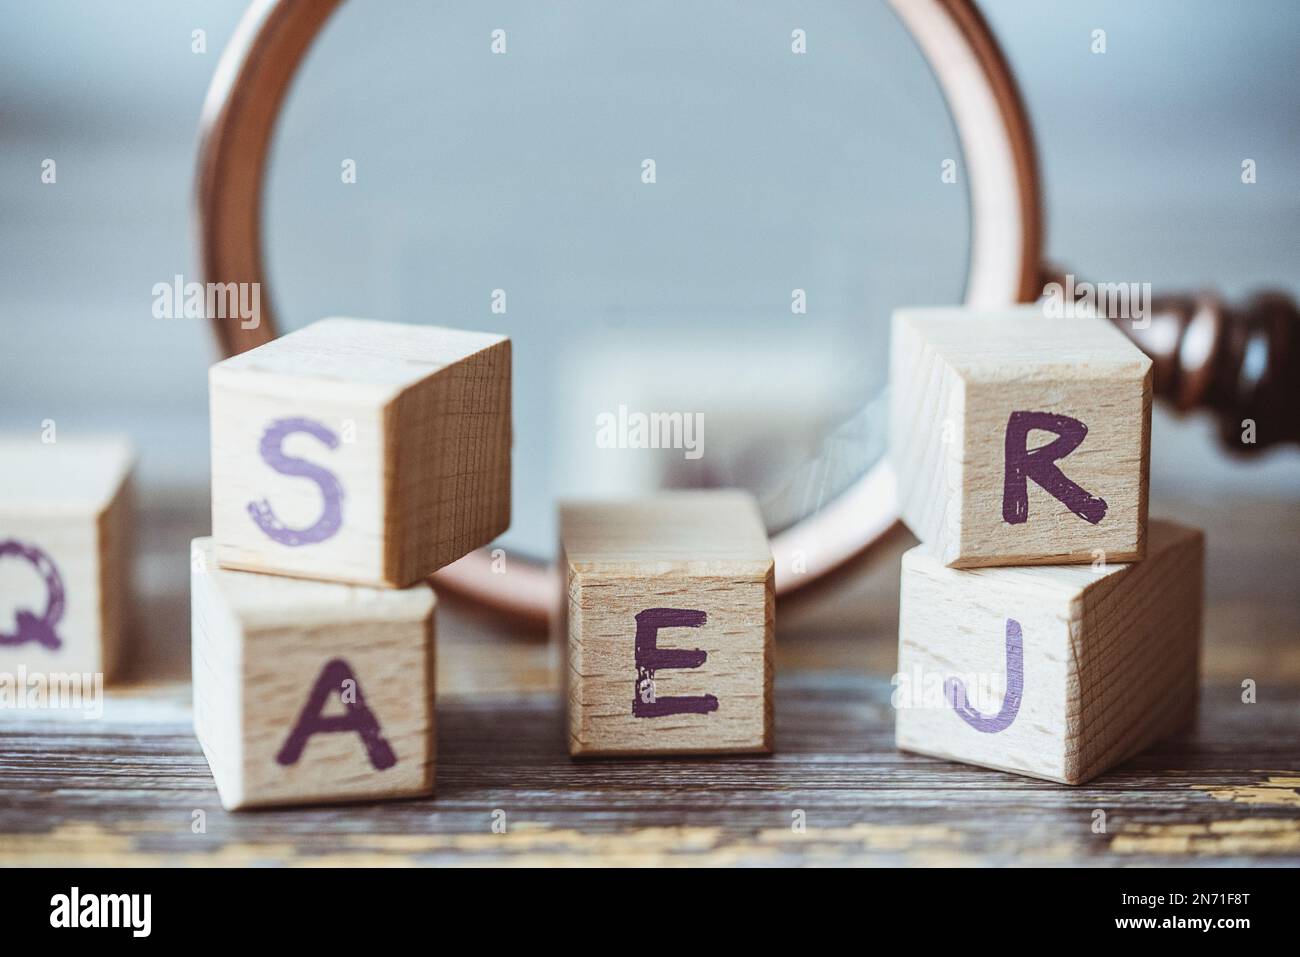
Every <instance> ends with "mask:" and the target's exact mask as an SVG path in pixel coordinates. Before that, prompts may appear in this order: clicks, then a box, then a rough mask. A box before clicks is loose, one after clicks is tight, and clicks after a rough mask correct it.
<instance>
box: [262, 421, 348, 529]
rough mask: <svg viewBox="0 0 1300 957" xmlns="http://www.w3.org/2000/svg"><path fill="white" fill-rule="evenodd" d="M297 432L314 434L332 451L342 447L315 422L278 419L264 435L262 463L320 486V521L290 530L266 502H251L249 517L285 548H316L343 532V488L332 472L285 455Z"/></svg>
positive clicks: (328, 432)
mask: <svg viewBox="0 0 1300 957" xmlns="http://www.w3.org/2000/svg"><path fill="white" fill-rule="evenodd" d="M294 432H306V433H307V434H308V435H314V436H315V437H316V438H318V439H320V440H321V442H323V443H324V444H325V445H326V446H328V447H329V448H331V449H336V448H338V445H339V440H338V436H336V435H335V434H334V433H333V432H331V431H330V430H329V429H327V428H325V426H323V425H321V424H320V423H319V422H313V421H312V420H311V419H276V420H275V421H274V422H272V423H271V424H270V425H269V426H267V429H266V432H265V433H264V434H263V435H262V446H261V453H262V461H264V462H265V463H266V464H267V465H269V466H271V468H273V469H275V470H276V471H277V472H279V473H280V474H281V475H294V476H299V477H301V478H309V479H311V480H312V481H313V482H315V483H316V484H317V485H319V486H320V492H321V497H322V498H323V499H324V500H325V502H324V507H323V509H322V510H321V515H320V518H318V519H317V520H316V523H315V524H314V525H310V526H308V527H307V528H288V527H287V526H285V525H284V523H282V522H281V521H280V520H279V519H278V518H276V517H275V513H274V512H273V511H272V510H271V503H270V502H268V501H267V500H266V499H262V501H260V502H249V503H248V514H249V515H251V516H252V518H253V521H254V522H256V523H257V527H258V528H260V529H261V530H262V531H264V532H266V534H267V535H269V536H270V537H271V538H272V539H273V540H275V541H277V542H279V543H280V544H281V545H312V544H315V543H317V542H323V541H325V539H327V538H329V537H330V536H331V535H333V534H334V533H335V532H337V531H338V530H339V525H341V524H342V522H343V508H342V505H343V486H342V485H340V484H339V480H338V479H337V478H335V476H334V473H333V472H331V471H329V470H328V469H325V468H321V467H320V466H319V465H312V464H311V463H310V462H308V461H305V460H304V459H299V458H294V457H293V456H291V455H285V454H284V451H283V450H282V449H281V445H282V444H283V443H284V440H285V439H286V438H288V437H289V436H290V435H292V434H293V433H294Z"/></svg>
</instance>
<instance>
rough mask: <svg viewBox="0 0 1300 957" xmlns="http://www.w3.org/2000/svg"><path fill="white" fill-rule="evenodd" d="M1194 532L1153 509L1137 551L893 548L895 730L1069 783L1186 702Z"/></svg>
mask: <svg viewBox="0 0 1300 957" xmlns="http://www.w3.org/2000/svg"><path fill="white" fill-rule="evenodd" d="M1203 564H1204V536H1203V535H1202V534H1201V533H1200V532H1199V531H1197V530H1195V529H1192V528H1187V527H1185V526H1182V525H1177V524H1175V523H1173V522H1164V521H1152V523H1151V528H1150V536H1149V540H1148V543H1147V557H1146V560H1145V561H1142V562H1138V563H1135V564H1128V565H1111V566H1109V567H1108V568H1106V569H1094V568H1092V567H1091V566H1087V565H1057V566H1036V567H1029V568H985V569H974V570H961V569H954V568H946V567H944V566H943V565H942V564H940V563H939V561H938V560H937V559H936V558H935V557H934V556H933V555H931V554H929V553H928V552H927V551H926V550H925V549H923V548H914V549H912V550H911V551H909V552H908V553H907V554H905V555H904V556H903V580H902V598H901V608H900V613H899V629H898V630H899V635H898V675H897V676H896V678H895V683H896V688H895V692H894V704H895V707H896V709H897V711H896V714H897V725H896V731H895V738H896V742H897V744H898V747H900V748H902V749H903V750H905V751H919V752H921V753H922V754H930V755H934V756H936V757H941V758H951V759H953V760H956V761H964V762H966V763H968V764H981V765H984V766H986V767H991V768H1000V769H1002V770H1004V771H1015V772H1018V773H1020V774H1027V775H1029V776H1031V777H1036V778H1046V779H1048V780H1051V781H1062V782H1064V783H1066V784H1080V783H1082V782H1084V781H1087V780H1089V779H1090V778H1093V777H1096V776H1097V775H1098V774H1101V773H1102V772H1103V771H1105V770H1106V769H1107V768H1109V767H1112V766H1113V765H1115V764H1118V763H1119V762H1120V761H1123V760H1124V759H1125V758H1128V757H1130V756H1131V755H1134V754H1136V753H1137V752H1139V751H1141V750H1142V749H1143V748H1145V747H1147V746H1148V745H1150V744H1152V743H1153V742H1155V741H1157V740H1158V739H1160V738H1162V737H1164V736H1165V735H1167V734H1170V733H1171V732H1173V731H1176V730H1178V729H1179V728H1181V727H1183V726H1184V725H1186V724H1187V723H1188V722H1189V721H1191V719H1192V717H1193V715H1194V713H1195V709H1196V696H1197V669H1198V661H1199V652H1200V642H1201V597H1202V578H1203Z"/></svg>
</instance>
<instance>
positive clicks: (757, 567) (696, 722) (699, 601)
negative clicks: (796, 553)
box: [560, 491, 775, 757]
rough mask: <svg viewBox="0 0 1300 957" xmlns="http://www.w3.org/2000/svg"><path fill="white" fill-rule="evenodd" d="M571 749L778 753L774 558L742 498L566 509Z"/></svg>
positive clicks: (722, 494)
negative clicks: (774, 696)
mask: <svg viewBox="0 0 1300 957" xmlns="http://www.w3.org/2000/svg"><path fill="white" fill-rule="evenodd" d="M560 539H561V541H560V546H561V557H560V568H561V577H562V585H563V587H564V592H565V593H564V596H563V599H562V610H563V614H562V619H561V623H560V640H561V642H562V643H563V644H564V646H565V648H566V650H567V667H566V669H565V677H566V685H567V687H566V697H567V705H568V728H569V753H570V754H572V755H574V756H575V757H588V756H600V755H637V754H709V753H726V752H747V751H748V752H755V751H757V752H766V751H770V750H771V749H772V639H773V628H774V607H775V593H774V587H773V582H774V578H773V562H772V553H771V550H770V549H769V546H768V540H767V532H766V530H765V528H764V525H763V521H762V518H761V516H760V515H759V512H758V506H757V504H756V503H755V502H754V500H753V498H752V497H751V496H749V495H747V494H745V493H743V492H732V491H708V492H667V493H662V494H658V495H655V496H652V497H648V498H642V499H636V500H632V501H625V502H603V503H594V502H593V503H570V504H566V505H563V506H562V507H561V510H560Z"/></svg>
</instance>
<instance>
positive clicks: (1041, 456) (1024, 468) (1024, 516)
mask: <svg viewBox="0 0 1300 957" xmlns="http://www.w3.org/2000/svg"><path fill="white" fill-rule="evenodd" d="M1032 429H1045V430H1047V431H1048V432H1055V433H1056V436H1057V437H1056V438H1055V439H1054V440H1053V441H1051V442H1048V443H1047V444H1046V445H1043V446H1040V447H1039V448H1036V449H1032V450H1031V449H1027V448H1025V441H1026V440H1027V439H1028V438H1029V433H1030V431H1031V430H1032ZM1087 434H1088V427H1087V426H1086V425H1084V424H1083V423H1082V422H1080V421H1079V420H1078V419H1072V418H1070V417H1069V416H1068V415H1054V414H1052V413H1051V412H1012V413H1011V418H1010V419H1008V420H1007V435H1006V452H1005V454H1006V471H1005V472H1004V473H1003V479H1002V520H1003V521H1004V522H1006V523H1007V524H1009V525H1020V524H1022V523H1024V522H1027V521H1028V520H1029V479H1033V480H1034V481H1035V482H1037V483H1038V484H1039V485H1041V486H1042V487H1043V489H1044V490H1046V491H1047V492H1049V493H1050V494H1051V495H1052V496H1053V497H1054V498H1057V499H1059V500H1060V501H1061V502H1062V503H1064V505H1065V507H1066V508H1068V509H1069V510H1070V511H1071V512H1073V513H1074V514H1075V515H1078V516H1079V517H1080V518H1081V519H1083V520H1084V521H1085V522H1089V523H1090V524H1092V525H1096V524H1097V523H1098V522H1100V521H1101V520H1102V519H1103V518H1105V517H1106V502H1105V500H1104V499H1100V498H1097V497H1096V496H1094V495H1089V494H1088V492H1087V491H1086V490H1085V489H1083V487H1081V486H1079V485H1076V484H1075V483H1074V482H1071V481H1070V480H1069V479H1068V478H1066V477H1065V473H1064V472H1062V471H1061V470H1060V469H1059V468H1057V467H1056V460H1057V459H1063V458H1065V457H1066V456H1067V455H1069V454H1070V453H1071V452H1073V451H1074V450H1075V449H1077V448H1078V447H1079V444H1080V443H1081V442H1083V438H1084V436H1086V435H1087Z"/></svg>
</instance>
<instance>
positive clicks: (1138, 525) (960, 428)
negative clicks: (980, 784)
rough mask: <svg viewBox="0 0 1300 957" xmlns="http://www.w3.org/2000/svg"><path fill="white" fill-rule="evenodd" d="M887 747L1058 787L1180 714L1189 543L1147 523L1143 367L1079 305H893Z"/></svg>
mask: <svg viewBox="0 0 1300 957" xmlns="http://www.w3.org/2000/svg"><path fill="white" fill-rule="evenodd" d="M890 379H891V420H890V457H891V460H892V463H893V466H894V470H895V472H896V474H897V478H898V489H899V491H898V495H899V502H900V509H901V512H902V516H903V519H904V521H905V522H906V523H907V525H908V526H909V527H910V528H911V529H912V531H913V532H914V533H915V534H916V535H917V537H918V538H920V539H921V545H919V546H918V547H916V548H915V549H913V550H912V551H909V552H908V553H907V554H906V555H905V556H904V557H903V570H902V592H901V609H900V620H899V663H898V675H897V677H896V683H897V686H898V687H897V688H896V690H895V706H896V708H897V725H896V740H897V744H898V746H899V747H900V748H902V749H904V750H909V751H917V752H921V753H924V754H930V755H935V756H938V757H944V758H950V759H954V760H958V761H965V762H969V763H972V764H980V765H985V766H987V767H993V768H1000V769H1003V770H1007V771H1015V772H1019V773H1021V774H1027V775H1031V776H1033V777H1039V778H1047V779H1050V780H1053V781H1062V782H1065V783H1069V784H1078V783H1081V782H1083V781H1087V780H1088V779H1090V778H1092V777H1095V776H1096V775H1098V774H1100V773H1102V772H1103V771H1105V770H1106V769H1107V768H1109V767H1111V766H1113V765H1115V764H1116V763H1118V762H1120V761H1123V760H1124V759H1126V758H1128V757H1130V756H1131V755H1133V754H1136V753H1137V752H1138V751H1140V750H1142V749H1143V748H1145V747H1147V746H1148V745H1150V744H1152V743H1153V742H1155V741H1156V740H1158V739H1159V738H1161V737H1163V736H1165V735H1167V734H1169V733H1171V732H1173V731H1175V730H1177V729H1179V728H1180V727H1182V726H1184V725H1185V724H1187V723H1188V722H1189V721H1190V720H1191V718H1192V717H1193V715H1194V712H1195V706H1196V695H1197V671H1198V659H1199V647H1200V630H1201V593H1202V578H1203V570H1202V566H1203V559H1204V543H1203V536H1202V535H1201V533H1200V532H1199V531H1197V530H1195V529H1191V528H1187V527H1185V526H1181V525H1178V524H1176V523H1174V522H1168V521H1158V520H1156V521H1151V522H1150V523H1148V521H1147V479H1148V465H1149V456H1150V421H1151V362H1150V360H1149V359H1148V358H1147V357H1146V356H1145V355H1143V354H1142V353H1141V352H1140V351H1139V350H1138V349H1137V348H1136V347H1135V346H1133V345H1132V344H1131V343H1130V342H1129V341H1128V340H1127V339H1126V338H1125V337H1124V336H1123V334H1122V333H1121V332H1120V331H1119V330H1117V329H1116V328H1114V326H1112V325H1111V324H1110V323H1109V322H1107V321H1106V320H1104V319H1100V318H1095V317H1084V318H1071V319H1049V318H1046V317H1045V316H1044V315H1043V314H1042V311H1041V309H1039V308H1038V307H1036V306H1026V307H1022V308H1015V309H1010V310H1003V311H1000V312H983V313H981V312H973V311H970V310H963V309H931V310H903V311H900V312H898V313H897V314H895V316H894V322H893V339H892V352H891V364H890Z"/></svg>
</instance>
